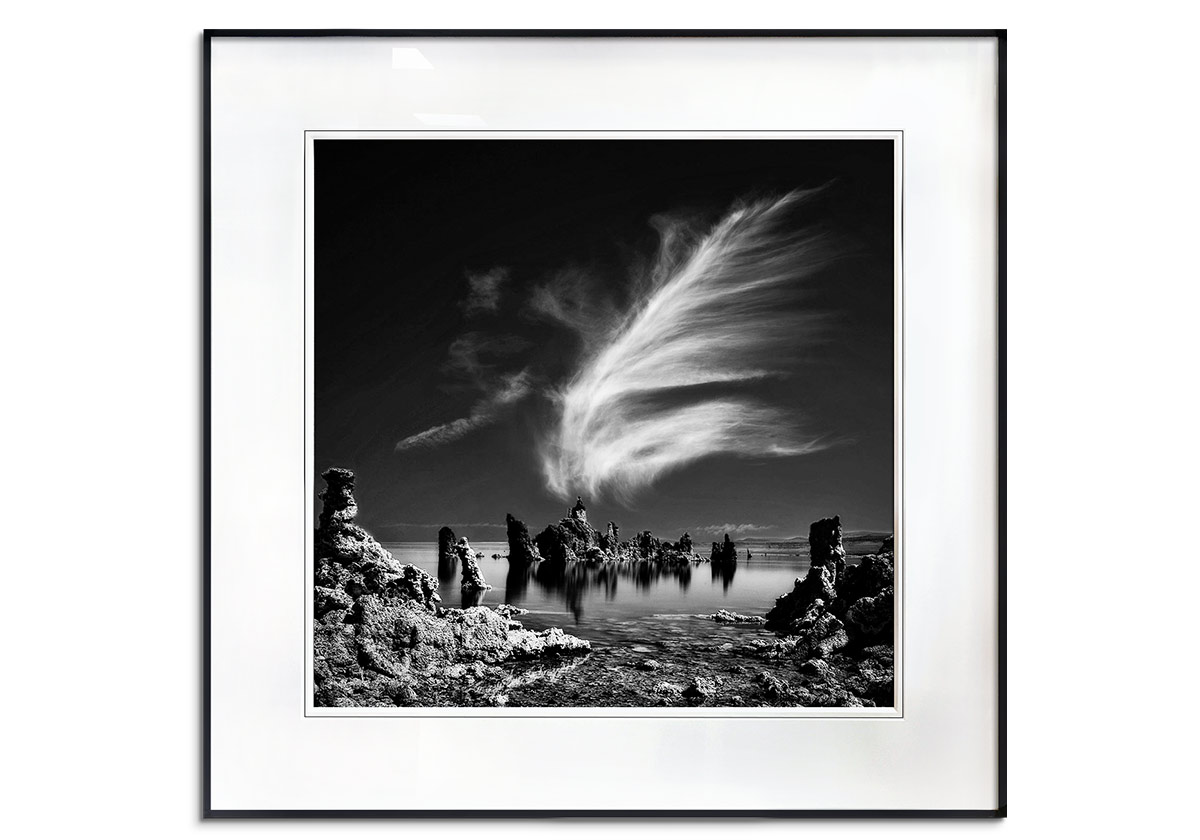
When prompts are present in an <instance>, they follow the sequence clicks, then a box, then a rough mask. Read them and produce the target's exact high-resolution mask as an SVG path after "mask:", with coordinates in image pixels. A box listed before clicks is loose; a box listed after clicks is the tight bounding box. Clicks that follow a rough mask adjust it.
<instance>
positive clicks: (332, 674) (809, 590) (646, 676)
mask: <svg viewBox="0 0 1200 840" xmlns="http://www.w3.org/2000/svg"><path fill="white" fill-rule="evenodd" d="M322 478H323V479H324V480H325V482H326V488H325V490H324V491H323V492H322V493H321V494H320V498H321V500H322V511H321V514H320V517H319V520H318V527H317V530H316V534H315V541H314V578H315V579H314V584H315V585H314V600H313V610H314V611H313V617H314V636H313V645H314V682H315V692H314V703H315V705H317V706H327V707H328V706H335V707H336V706H385V707H386V706H504V705H508V706H733V707H739V706H891V705H893V702H894V700H893V648H892V638H893V612H894V610H893V601H894V575H895V565H894V555H893V553H892V547H891V540H890V538H889V539H888V540H887V541H885V543H884V545H882V546H881V548H880V550H879V552H878V553H877V554H874V555H869V556H867V557H865V558H863V559H862V560H861V562H860V563H859V564H858V565H848V564H847V563H846V554H845V550H844V549H843V547H842V529H841V524H840V520H839V519H838V518H837V517H833V518H832V519H824V520H820V521H819V522H815V523H813V525H812V528H811V530H810V535H809V544H810V551H811V556H812V566H811V568H810V569H809V571H808V573H807V575H806V576H805V577H803V578H797V579H796V581H795V585H794V586H793V589H792V591H790V592H788V593H786V594H784V595H782V596H780V597H779V598H778V599H777V601H776V603H775V605H774V607H772V608H771V609H770V610H769V611H768V612H767V613H766V615H765V616H754V615H739V614H736V613H731V612H729V611H727V610H719V611H718V612H717V613H715V614H713V615H704V616H691V617H688V616H683V617H681V618H684V619H688V620H695V621H703V622H705V623H707V624H708V626H710V627H712V626H713V625H716V626H717V627H720V628H724V630H723V631H722V636H721V637H719V638H720V639H722V640H719V641H716V640H714V639H713V638H712V637H711V636H703V637H701V636H699V635H696V634H689V633H687V632H675V633H672V634H669V635H664V638H663V639H659V640H656V641H654V642H653V643H651V644H647V645H634V646H629V647H620V646H618V647H605V648H602V649H593V648H592V645H591V643H590V642H588V641H587V640H586V639H581V638H578V637H576V636H572V635H570V634H567V633H565V632H563V631H562V630H561V629H559V628H551V629H549V630H544V631H541V632H534V631H532V630H528V629H525V628H524V627H523V626H522V624H521V622H519V621H517V620H516V616H519V615H521V614H522V613H523V612H524V611H523V610H521V609H520V608H518V607H513V606H510V605H500V606H498V607H496V608H489V607H483V606H467V605H468V604H470V603H471V602H472V600H471V599H472V598H473V597H477V596H478V594H479V593H482V592H483V591H484V590H486V589H490V588H491V587H490V586H489V585H488V584H487V582H486V581H484V580H483V575H482V574H481V572H480V570H479V566H478V564H477V563H476V558H477V556H478V555H477V554H476V553H475V552H474V551H473V550H472V549H471V547H470V544H469V542H468V541H467V539H466V538H465V537H463V538H461V539H456V538H455V535H454V533H453V531H451V530H450V529H449V528H443V529H442V530H441V531H440V532H439V535H438V569H439V573H441V572H442V571H443V569H447V570H448V569H451V568H457V567H458V566H459V565H461V568H462V587H461V588H462V591H463V598H464V601H463V603H464V608H461V609H460V608H451V607H446V606H443V605H442V604H441V603H440V599H439V596H438V594H437V589H438V581H437V579H436V578H434V577H433V576H432V575H430V574H428V573H427V572H424V571H422V570H421V569H419V568H417V567H416V566H412V565H406V564H401V563H399V562H398V561H397V560H396V559H395V558H394V557H393V556H392V555H391V553H390V552H388V551H387V550H386V549H384V548H383V547H382V546H381V545H380V544H379V543H378V542H376V541H375V539H374V538H373V537H372V536H371V535H370V534H368V533H367V532H366V531H365V530H364V529H362V528H361V527H360V526H358V525H357V524H355V523H354V518H355V516H356V515H357V504H356V502H355V500H354V493H353V491H354V474H353V473H352V472H350V471H349V470H345V469H340V468H333V469H330V470H327V471H326V472H325V473H324V474H323V475H322ZM506 524H507V535H508V543H509V555H508V560H509V578H510V580H512V579H514V578H521V579H524V577H525V576H528V575H538V576H539V579H540V577H545V576H551V577H552V576H554V575H563V574H566V573H567V570H568V568H571V569H574V568H575V567H577V566H583V567H588V568H593V569H594V568H600V569H603V568H607V567H613V568H621V567H624V566H626V564H638V565H639V566H647V565H649V566H652V567H654V568H656V569H659V568H661V569H662V570H663V571H664V573H671V574H690V569H691V568H692V567H693V566H695V565H698V564H701V563H706V562H707V563H711V564H712V566H713V572H714V577H716V576H717V575H718V573H719V572H721V571H723V570H726V569H730V568H732V567H735V566H736V564H737V548H736V546H735V544H734V543H733V542H732V541H731V540H730V539H729V537H728V535H726V537H725V539H724V540H723V541H722V542H720V543H713V545H712V552H711V555H710V556H709V557H708V558H704V557H702V556H701V555H699V554H698V553H697V552H695V550H694V547H693V545H692V540H691V537H690V536H689V535H688V534H686V533H685V534H683V535H682V536H681V537H680V539H679V540H677V541H675V542H670V541H663V540H660V539H658V538H656V537H654V536H653V535H652V534H650V533H649V532H648V531H643V532H640V533H638V534H637V535H636V536H635V537H634V538H633V539H632V540H624V541H623V540H621V539H620V530H619V528H618V526H617V525H616V524H615V523H612V522H609V523H608V524H607V526H606V528H605V530H604V531H603V532H601V531H599V530H597V529H594V528H592V527H591V525H590V524H589V523H588V520H587V510H586V508H585V507H584V505H583V501H582V499H580V500H578V501H577V502H576V504H575V505H574V506H573V507H572V508H571V509H570V510H569V511H568V513H567V516H565V517H564V518H563V519H562V520H560V521H559V522H558V523H556V524H552V525H548V526H547V527H546V528H544V529H543V530H542V531H540V532H539V533H538V534H537V535H536V536H531V535H530V533H529V529H528V528H527V527H526V525H525V524H524V523H523V522H521V520H519V519H516V518H515V517H513V516H512V515H511V514H510V515H508V516H507V519H506ZM510 591H512V590H510ZM725 635H727V636H728V640H727V641H725V640H723V639H724V637H725Z"/></svg>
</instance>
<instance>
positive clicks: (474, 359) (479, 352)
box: [443, 331, 531, 380]
mask: <svg viewBox="0 0 1200 840" xmlns="http://www.w3.org/2000/svg"><path fill="white" fill-rule="evenodd" d="M530 346H531V345H530V342H529V341H527V340H525V339H524V338H521V337H520V336H517V335H509V334H507V333H502V334H500V335H488V334H486V333H483V332H475V331H472V332H467V333H463V334H462V335H460V336H459V337H458V338H456V339H454V341H453V342H451V344H450V348H449V350H447V351H446V363H445V365H443V369H444V370H446V371H448V372H451V373H459V374H462V375H464V376H467V377H469V378H471V379H475V380H482V379H484V378H485V377H488V376H490V375H491V374H492V372H493V371H494V370H495V369H496V368H497V367H498V366H499V364H500V362H501V361H502V360H503V359H505V358H508V357H511V356H513V355H515V354H517V353H520V352H522V351H523V350H526V349H528V348H529V347H530Z"/></svg>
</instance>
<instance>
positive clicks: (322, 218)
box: [314, 139, 893, 541]
mask: <svg viewBox="0 0 1200 840" xmlns="http://www.w3.org/2000/svg"><path fill="white" fill-rule="evenodd" d="M314 156H315V208H316V209H315V243H314V244H315V261H316V262H315V284H316V288H315V300H316V311H315V331H316V347H315V376H316V383H315V415H316V430H315V451H316V467H317V472H318V473H320V472H321V471H323V470H324V469H325V468H327V467H329V466H343V467H348V468H350V469H353V470H354V471H355V472H356V473H357V474H358V491H357V495H358V499H359V507H360V516H359V521H360V522H361V524H363V526H364V527H366V528H367V529H368V530H370V531H372V532H373V533H374V534H375V535H376V536H377V537H379V538H380V539H384V540H399V539H406V540H429V539H435V534H436V530H437V528H438V527H439V526H440V525H441V524H449V525H451V526H452V527H454V528H455V530H456V531H457V532H458V533H460V534H466V535H467V536H468V537H470V538H472V539H473V540H488V539H500V538H502V537H503V533H504V531H503V522H504V515H505V513H506V512H511V513H513V514H514V515H515V516H518V517H520V518H522V519H524V520H526V522H527V523H528V524H529V526H530V528H531V530H536V529H540V528H541V527H542V526H543V525H545V524H546V523H548V522H551V521H556V520H557V519H558V518H559V517H561V516H562V515H563V514H564V513H565V511H566V509H567V507H568V503H567V501H565V500H563V499H561V498H558V497H556V496H555V495H553V494H552V493H551V492H550V491H549V490H548V489H547V482H546V479H545V477H544V475H543V470H542V465H541V461H540V460H539V458H538V455H537V452H538V442H539V441H540V440H543V439H544V437H545V430H546V429H547V428H548V427H549V426H551V425H552V424H553V419H554V409H553V406H552V403H551V401H550V399H548V398H547V397H546V393H547V392H548V391H549V390H550V389H551V388H553V387H554V386H555V385H561V384H562V383H563V382H565V381H566V380H567V379H568V378H569V377H570V375H571V374H572V373H573V372H574V371H575V370H576V369H577V368H578V365H579V364H580V357H581V353H582V352H583V344H582V343H581V339H580V338H579V336H578V335H576V334H574V333H573V332H571V331H570V330H567V329H564V328H562V327H561V326H560V325H556V324H554V323H550V322H548V321H547V320H546V319H545V318H541V317H538V315H537V313H536V312H534V311H533V310H534V307H531V305H530V300H531V298H532V296H533V295H534V293H535V290H536V289H537V288H538V287H540V286H545V285H547V284H548V283H551V282H552V281H553V280H554V278H556V277H560V276H562V273H563V272H564V271H567V272H574V274H576V275H582V276H585V277H586V278H588V279H587V282H588V283H589V284H590V285H589V286H587V287H586V288H587V289H588V290H589V291H587V292H586V293H585V294H583V295H582V299H581V300H578V301H575V302H574V303H576V304H577V305H578V307H579V308H580V311H581V312H582V313H583V314H584V315H585V316H586V315H587V314H588V313H589V312H591V311H592V310H593V308H595V309H596V311H602V310H603V306H604V305H605V304H606V303H607V304H609V305H611V306H615V307H617V309H618V310H619V309H621V308H622V307H628V306H629V305H630V301H631V300H633V298H634V292H633V290H632V289H631V284H632V282H633V281H632V278H633V277H635V276H637V274H638V270H637V267H638V266H639V265H645V263H646V261H647V260H650V259H652V258H653V256H654V253H655V249H656V247H657V245H658V233H657V232H656V230H655V228H654V227H653V226H652V225H651V219H652V218H654V217H656V216H661V215H663V214H670V215H672V216H674V217H685V216H686V217H687V218H689V219H692V220H694V221H695V222H696V223H698V224H699V225H700V226H701V229H704V228H705V227H706V226H707V227H711V225H712V224H713V223H715V222H717V221H718V220H719V219H720V218H721V217H722V216H723V214H725V213H726V212H727V211H728V210H729V208H730V207H731V205H733V204H734V203H735V202H737V201H738V200H740V199H741V200H744V199H748V198H749V199H753V198H770V197H775V196H780V195H782V194H785V193H787V192H788V191H791V190H795V189H798V188H814V187H824V189H823V190H822V191H821V193H820V194H819V196H818V197H817V198H816V199H815V200H814V202H812V203H811V204H810V205H806V206H805V208H804V211H803V213H802V214H801V215H798V216H797V218H796V224H797V225H806V226H810V227H812V228H813V229H818V230H820V231H821V232H822V233H823V234H824V240H823V241H825V242H826V243H828V249H829V257H830V259H829V261H828V263H827V264H826V265H825V266H824V267H823V268H822V269H821V270H820V271H818V272H817V273H816V274H815V275H814V276H812V277H811V278H809V279H808V280H807V281H806V291H805V294H804V299H803V307H804V311H805V312H808V313H815V314H816V315H817V316H819V321H820V324H821V330H820V338H819V340H817V341H812V340H808V339H806V340H805V341H803V342H801V341H800V339H799V338H797V343H796V346H795V348H794V354H793V353H792V351H791V350H790V349H789V350H788V351H787V352H785V353H783V354H781V355H784V356H791V355H795V357H796V359H802V364H801V363H799V362H797V363H796V364H791V363H790V362H788V363H786V364H784V365H783V366H784V367H786V368H787V370H788V374H787V375H786V376H784V377H774V378H770V379H768V380H765V381H763V382H761V383H758V384H756V385H755V386H754V396H755V397H756V398H761V399H763V400H766V401H767V402H769V403H770V404H771V405H773V406H776V407H778V408H779V409H780V410H782V411H784V412H786V413H787V414H788V416H789V417H790V416H794V417H795V418H796V421H797V423H798V424H799V425H800V426H801V427H802V428H803V429H804V431H805V433H806V434H808V435H810V436H811V437H815V438H819V439H820V440H822V441H823V442H824V443H826V444H827V445H826V448H823V449H821V450H820V451H816V452H813V453H810V454H805V455H798V456H787V457H768V456H753V457H745V456H734V455H723V454H722V455H714V456H711V457H707V458H703V459H701V460H699V461H697V462H694V463H692V464H690V465H687V466H685V467H683V468H682V469H679V470H677V471H674V472H670V473H669V474H667V475H665V476H664V477H663V478H661V479H660V480H659V481H657V482H656V483H654V484H653V485H651V486H649V487H643V488H641V489H640V490H639V491H638V492H637V493H636V494H635V495H634V497H633V498H632V499H630V500H627V501H626V502H622V501H620V500H618V499H617V498H615V497H614V496H613V495H612V494H608V493H604V494H603V497H602V498H585V501H586V502H587V503H588V508H589V514H590V516H591V518H592V519H593V521H594V522H599V523H601V524H602V523H603V521H606V520H608V519H614V520H616V521H617V522H618V523H619V524H620V525H621V527H622V531H623V533H625V534H629V535H632V534H633V533H634V532H635V531H638V530H643V529H650V530H652V531H654V532H655V533H656V534H657V535H659V536H662V537H667V538H671V539H674V538H677V537H678V535H679V534H680V533H682V531H684V530H689V531H690V532H691V533H692V535H693V536H694V537H696V538H697V540H698V541H704V540H710V539H716V538H718V536H719V532H720V531H723V530H725V527H726V525H742V526H752V527H747V528H743V529H742V530H741V531H740V532H736V531H735V532H733V534H732V536H734V538H735V539H736V538H738V537H739V536H741V537H781V538H786V537H791V536H796V535H806V534H807V532H808V525H809V523H810V522H811V521H812V520H814V519H817V518H820V517H823V516H831V515H834V514H839V515H841V517H842V522H843V525H844V527H845V528H847V529H849V530H885V531H886V530H891V528H892V513H893V483H892V476H893V381H892V380H893V364H892V353H893V349H892V339H893V332H892V330H893V325H892V324H893V292H892V284H893V241H892V225H893V209H892V207H893V192H892V178H893V173H892V144H891V142H890V141H884V140H592V139H587V140H562V139H556V140H465V139H464V140H393V139H386V140H384V139H381V140H328V139H324V140H317V141H316V142H315V151H314ZM482 276H488V277H491V278H493V279H494V278H497V277H500V278H503V279H502V282H500V283H499V284H498V286H497V291H498V295H497V296H496V298H495V299H492V300H489V301H484V303H485V304H490V303H494V304H495V308H494V309H493V308H491V307H490V306H489V305H484V306H483V307H480V306H476V307H474V308H471V307H470V306H469V305H468V300H469V299H475V300H478V297H476V298H471V290H472V283H471V282H470V281H469V279H468V278H470V277H475V278H479V277H482ZM478 282H479V281H478V280H477V283H478ZM483 285H484V286H486V285H487V284H486V282H484V283H483ZM476 294H477V295H478V290H477V292H476ZM801 332H802V331H801V330H797V335H798V336H799V334H800V333H801ZM464 336H469V343H473V344H474V345H476V346H490V348H491V350H490V351H485V352H482V353H477V354H475V355H473V356H470V358H469V359H468V362H467V363H465V364H464V363H463V359H462V354H461V353H459V354H458V356H457V358H458V362H457V363H456V362H455V360H454V359H455V355H454V354H453V353H452V352H451V347H452V345H455V342H456V341H457V342H459V343H458V345H456V346H457V348H458V349H459V350H461V348H462V346H463V337H464ZM471 360H473V361H471ZM519 370H525V371H529V372H531V374H530V379H529V383H530V388H529V393H528V394H526V395H524V396H523V397H522V398H521V399H517V400H514V401H513V402H512V403H511V404H507V405H503V406H500V407H498V408H497V407H495V406H492V408H489V409H488V410H487V411H486V412H484V413H486V414H487V415H488V417H487V420H486V422H480V423H477V424H475V425H474V427H473V428H470V429H469V430H468V431H465V433H462V434H461V436H458V437H457V438H456V439H453V440H448V441H447V442H444V443H441V444H440V445H430V446H424V445H422V446H414V447H410V448H406V449H404V450H402V451H399V452H397V451H395V449H396V445H397V443H398V442H399V441H402V440H404V439H406V438H410V437H411V436H413V435H417V434H419V433H421V432H423V431H425V430H427V429H430V428H432V427H437V426H440V425H443V424H448V423H452V422H453V421H455V420H459V419H461V418H467V417H470V416H471V415H472V411H473V409H474V408H476V407H477V406H479V405H480V404H481V402H486V401H487V399H488V395H489V394H494V393H495V392H496V390H497V389H499V388H501V387H502V385H503V384H504V383H505V382H507V381H510V380H509V379H508V377H511V376H512V375H513V374H514V373H515V372H516V371H519ZM476 413H477V414H478V413H479V412H478V411H477V412H476ZM451 437H452V436H451ZM315 486H316V488H317V489H319V488H320V486H321V481H320V479H319V478H316V479H315ZM489 524H490V526H489Z"/></svg>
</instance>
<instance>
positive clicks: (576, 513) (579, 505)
mask: <svg viewBox="0 0 1200 840" xmlns="http://www.w3.org/2000/svg"><path fill="white" fill-rule="evenodd" d="M567 517H568V518H569V519H574V520H577V521H579V522H582V523H583V524H585V525H586V524H587V508H585V507H584V506H583V496H576V497H575V507H573V508H571V509H570V510H569V511H567Z"/></svg>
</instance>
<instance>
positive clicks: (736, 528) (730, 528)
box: [696, 522, 775, 534]
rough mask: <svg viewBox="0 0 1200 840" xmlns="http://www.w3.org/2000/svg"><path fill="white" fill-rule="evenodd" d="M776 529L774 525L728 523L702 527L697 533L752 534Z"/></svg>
mask: <svg viewBox="0 0 1200 840" xmlns="http://www.w3.org/2000/svg"><path fill="white" fill-rule="evenodd" d="M774 529H775V526H774V525H755V524H753V523H747V524H744V525H735V524H733V523H730V522H726V523H725V524H724V525H701V526H700V527H699V528H697V529H696V532H697V533H700V534H750V533H754V532H755V531H773V530H774Z"/></svg>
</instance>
